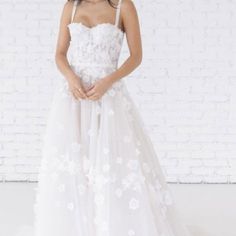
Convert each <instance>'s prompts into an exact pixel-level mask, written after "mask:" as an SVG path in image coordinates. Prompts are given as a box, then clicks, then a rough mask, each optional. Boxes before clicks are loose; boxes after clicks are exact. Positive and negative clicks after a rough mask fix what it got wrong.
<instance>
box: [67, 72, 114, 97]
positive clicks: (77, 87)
mask: <svg viewBox="0 0 236 236" xmlns="http://www.w3.org/2000/svg"><path fill="white" fill-rule="evenodd" d="M68 85H69V89H70V91H71V93H72V95H73V97H74V98H75V99H77V100H80V99H89V100H98V99H100V98H101V97H102V96H103V95H104V94H105V92H106V91H107V90H108V89H109V88H110V87H111V85H112V82H111V80H110V78H109V77H104V78H102V79H99V80H97V81H95V82H94V83H93V84H91V85H90V86H89V87H87V88H85V86H84V85H83V83H82V81H81V79H80V78H79V79H78V78H72V79H70V80H68Z"/></svg>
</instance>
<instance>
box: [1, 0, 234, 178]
mask: <svg viewBox="0 0 236 236" xmlns="http://www.w3.org/2000/svg"><path fill="white" fill-rule="evenodd" d="M63 4H64V1H62V0H57V1H56V0H51V1H48V0H40V1H39V0H35V1H29V0H8V1H6V0H3V1H1V2H0V83H1V84H0V181H36V180H37V171H38V166H39V163H40V150H41V149H40V148H41V146H42V137H43V133H44V130H45V122H46V118H47V115H48V111H49V108H50V102H51V98H52V94H53V88H54V85H55V82H56V80H57V79H58V77H60V76H61V75H60V73H59V72H58V71H57V69H56V66H55V63H54V51H55V43H56V37H57V31H58V23H59V17H60V12H61V9H62V6H63ZM135 5H136V7H137V9H138V12H139V17H140V23H141V31H142V40H143V51H144V57H143V63H142V65H141V66H140V67H139V68H138V69H137V70H136V71H135V72H133V73H132V74H131V75H130V76H128V77H127V78H124V79H125V82H126V84H127V87H128V89H129V91H130V93H131V95H132V97H133V99H134V100H135V102H136V104H137V106H138V107H139V109H140V112H141V115H142V117H143V119H144V122H145V124H146V127H147V130H148V131H149V134H150V136H151V139H152V140H153V144H154V145H155V149H156V151H157V155H158V157H159V160H160V163H161V165H162V166H163V170H164V171H165V174H166V177H167V180H168V181H169V182H181V183H186V182H191V183H200V182H204V183H229V182H231V183H234V182H236V93H235V91H236V64H235V62H236V60H235V59H236V1H233V0H231V1H230V0H227V1H220V0H214V1H213V0H152V1H151V0H145V1H141V0H135ZM127 55H128V48H127V45H126V44H124V47H123V51H122V55H121V60H120V62H122V61H123V60H124V59H125V57H126V56H127Z"/></svg>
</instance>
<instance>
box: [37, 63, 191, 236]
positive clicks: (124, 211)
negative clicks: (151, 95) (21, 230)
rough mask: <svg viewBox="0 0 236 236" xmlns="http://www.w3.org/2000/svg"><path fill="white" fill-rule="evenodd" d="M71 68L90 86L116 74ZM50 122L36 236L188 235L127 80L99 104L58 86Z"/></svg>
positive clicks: (63, 85)
mask: <svg viewBox="0 0 236 236" xmlns="http://www.w3.org/2000/svg"><path fill="white" fill-rule="evenodd" d="M73 69H74V71H75V72H76V73H78V75H79V76H80V77H81V78H84V84H85V85H86V86H89V85H90V84H92V83H93V82H94V81H96V80H97V79H99V78H101V77H102V76H103V75H104V74H107V73H111V72H112V70H113V69H112V68H110V67H101V66H97V67H95V66H93V67H92V70H91V67H88V66H85V65H82V64H81V65H76V66H74V67H73ZM94 75H96V76H94ZM47 124H48V125H47V130H46V135H45V139H44V148H43V156H42V164H41V168H40V174H39V184H38V189H37V201H36V204H35V213H36V214H35V236H52V235H57V236H65V235H70V236H100V235H101V236H104V235H107V236H108V235H109V236H120V235H127V236H134V235H135V236H187V235H188V232H187V230H186V228H185V227H184V226H183V225H182V223H181V222H180V220H179V216H178V213H177V211H176V209H175V204H174V201H173V197H172V194H171V192H170V190H169V189H168V186H167V184H166V182H165V179H164V176H163V173H162V170H161V168H160V165H159V162H158V157H157V156H156V154H155V151H154V148H153V146H152V143H151V140H150V138H149V136H148V135H147V131H146V130H145V127H144V124H143V121H142V119H141V117H140V114H139V113H138V110H137V108H136V106H135V104H134V102H133V101H132V99H131V97H130V96H129V93H128V91H127V89H126V86H125V83H124V81H123V80H120V81H118V82H116V83H114V84H113V86H112V87H111V88H110V89H109V90H108V91H107V92H106V93H105V94H104V96H103V97H102V98H101V99H99V100H97V101H92V100H76V99H75V98H74V97H73V96H72V94H71V92H70V91H69V89H68V84H67V82H66V81H65V80H62V81H59V82H58V86H57V88H56V91H55V94H54V98H53V102H52V109H51V111H50V115H49V118H48V123H47Z"/></svg>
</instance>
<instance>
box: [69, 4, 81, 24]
mask: <svg viewBox="0 0 236 236" xmlns="http://www.w3.org/2000/svg"><path fill="white" fill-rule="evenodd" d="M78 2H79V0H75V1H74V4H73V9H72V14H71V21H70V23H72V22H73V19H74V16H75V10H76V6H77V4H78Z"/></svg>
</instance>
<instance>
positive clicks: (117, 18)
mask: <svg viewBox="0 0 236 236" xmlns="http://www.w3.org/2000/svg"><path fill="white" fill-rule="evenodd" d="M121 1H122V0H119V2H118V6H117V9H116V21H115V26H117V27H118V24H119V19H120V6H121Z"/></svg>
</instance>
